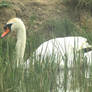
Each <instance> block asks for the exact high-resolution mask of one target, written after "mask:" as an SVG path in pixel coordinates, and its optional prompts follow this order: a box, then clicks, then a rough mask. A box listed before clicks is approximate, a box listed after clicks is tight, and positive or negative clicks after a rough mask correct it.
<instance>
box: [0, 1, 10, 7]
mask: <svg viewBox="0 0 92 92" xmlns="http://www.w3.org/2000/svg"><path fill="white" fill-rule="evenodd" d="M3 7H10V2H8V1H6V0H3V1H2V2H0V8H3Z"/></svg>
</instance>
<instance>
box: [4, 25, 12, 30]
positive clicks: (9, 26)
mask: <svg viewBox="0 0 92 92" xmlns="http://www.w3.org/2000/svg"><path fill="white" fill-rule="evenodd" d="M11 26H12V24H6V25H5V26H4V30H6V29H7V28H8V29H9V30H10V31H11Z"/></svg>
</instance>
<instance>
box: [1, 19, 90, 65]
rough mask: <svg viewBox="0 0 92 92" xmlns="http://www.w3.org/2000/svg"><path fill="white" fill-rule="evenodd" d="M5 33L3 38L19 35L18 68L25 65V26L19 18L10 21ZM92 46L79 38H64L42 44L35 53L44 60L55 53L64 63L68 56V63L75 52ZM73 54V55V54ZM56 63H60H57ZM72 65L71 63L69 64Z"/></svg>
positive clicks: (84, 39) (17, 48)
mask: <svg viewBox="0 0 92 92" xmlns="http://www.w3.org/2000/svg"><path fill="white" fill-rule="evenodd" d="M4 29H5V32H4V33H3V34H2V35H1V38H3V37H4V36H6V35H7V34H8V33H10V32H13V31H16V33H17V43H16V59H17V66H18V65H19V64H23V57H24V52H25V45H26V29H25V25H24V23H23V22H22V20H21V19H19V18H13V19H10V20H9V21H8V22H7V23H6V25H5V26H4ZM90 47H91V45H89V44H88V42H87V39H86V38H84V37H79V36H76V37H75V36H72V37H63V38H55V39H51V40H49V41H46V42H44V43H43V44H41V45H40V46H39V47H38V49H37V50H36V51H35V52H34V53H36V56H40V55H41V56H42V58H43V57H44V58H45V57H46V56H51V55H52V54H53V53H54V55H55V56H56V58H57V57H58V56H60V60H61V61H63V59H62V56H64V55H65V54H67V55H68V61H72V59H73V57H74V56H73V50H75V51H79V50H81V49H83V48H90ZM71 53H72V54H71ZM61 61H60V64H61V65H64V62H61ZM29 62H30V61H29V59H28V60H27V64H29ZM55 62H56V63H57V62H58V61H55ZM68 65H70V63H69V64H68Z"/></svg>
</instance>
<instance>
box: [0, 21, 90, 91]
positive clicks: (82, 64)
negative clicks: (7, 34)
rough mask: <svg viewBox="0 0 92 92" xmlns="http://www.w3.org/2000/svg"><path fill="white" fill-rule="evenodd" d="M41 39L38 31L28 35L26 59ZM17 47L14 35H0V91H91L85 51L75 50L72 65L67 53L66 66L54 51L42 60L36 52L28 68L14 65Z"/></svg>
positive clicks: (30, 55)
mask: <svg viewBox="0 0 92 92" xmlns="http://www.w3.org/2000/svg"><path fill="white" fill-rule="evenodd" d="M65 24H66V22H64V25H65ZM41 37H42V36H41ZM41 42H42V38H40V36H38V34H35V33H33V34H32V35H31V36H30V37H29V38H28V39H27V46H26V47H27V48H26V52H25V58H24V59H25V60H27V58H28V57H32V53H33V52H34V51H35V49H36V48H37V47H38V46H39V45H40V43H41ZM14 47H15V39H11V38H8V39H7V38H4V39H0V92H67V91H68V92H76V90H78V92H91V89H92V85H91V83H92V80H91V78H92V75H91V72H92V68H91V67H90V68H89V67H87V63H86V62H87V61H86V58H85V57H84V56H82V54H81V55H80V53H78V54H77V53H75V52H74V55H75V57H74V60H73V63H72V68H71V69H69V68H68V66H67V64H68V59H67V55H65V56H64V57H65V59H64V66H63V68H62V66H59V64H56V63H55V60H56V59H54V58H55V57H54V55H52V56H50V57H46V58H45V59H43V60H42V62H40V59H39V60H38V59H36V56H34V57H35V58H34V59H32V58H30V65H29V66H30V68H29V69H28V70H27V69H24V67H15V65H14V62H16V61H15V51H14ZM57 58H60V57H57ZM34 60H35V61H34ZM33 62H34V64H33ZM87 69H88V70H87ZM89 70H90V72H89V77H88V78H87V76H86V75H87V73H88V71H89Z"/></svg>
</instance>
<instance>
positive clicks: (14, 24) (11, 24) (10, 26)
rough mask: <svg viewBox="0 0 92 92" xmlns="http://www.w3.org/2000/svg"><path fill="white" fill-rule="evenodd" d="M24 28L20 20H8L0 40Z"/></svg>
mask: <svg viewBox="0 0 92 92" xmlns="http://www.w3.org/2000/svg"><path fill="white" fill-rule="evenodd" d="M23 26H24V23H23V22H22V20H21V19H20V18H12V19H10V20H9V21H8V22H7V23H6V24H5V26H4V33H3V34H2V35H1V38H3V37H5V36H6V35H7V34H8V33H10V32H13V31H17V30H19V29H20V28H22V27H23Z"/></svg>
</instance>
